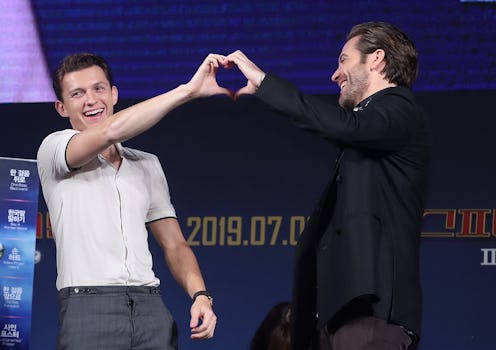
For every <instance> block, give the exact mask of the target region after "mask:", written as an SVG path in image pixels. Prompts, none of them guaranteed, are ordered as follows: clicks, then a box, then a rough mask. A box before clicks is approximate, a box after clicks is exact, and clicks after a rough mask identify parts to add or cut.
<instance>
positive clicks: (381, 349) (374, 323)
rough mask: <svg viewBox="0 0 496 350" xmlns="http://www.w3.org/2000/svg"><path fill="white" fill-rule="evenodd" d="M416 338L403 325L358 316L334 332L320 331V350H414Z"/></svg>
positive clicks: (326, 328) (324, 329)
mask: <svg viewBox="0 0 496 350" xmlns="http://www.w3.org/2000/svg"><path fill="white" fill-rule="evenodd" d="M416 347H417V344H416V341H415V338H414V337H413V336H411V335H409V334H408V333H407V331H405V330H404V329H403V328H402V327H401V326H398V325H395V324H390V323H387V322H386V321H384V320H382V319H379V318H375V317H372V316H365V317H358V318H355V319H353V320H351V321H348V322H347V323H345V324H344V325H342V326H340V327H339V328H338V329H336V330H334V332H332V333H331V332H330V331H329V329H328V327H323V328H322V330H321V331H320V337H319V350H407V349H408V350H414V349H416Z"/></svg>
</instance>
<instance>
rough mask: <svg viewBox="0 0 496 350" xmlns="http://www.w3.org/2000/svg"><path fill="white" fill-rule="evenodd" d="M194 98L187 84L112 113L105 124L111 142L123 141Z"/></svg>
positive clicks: (146, 128)
mask: <svg viewBox="0 0 496 350" xmlns="http://www.w3.org/2000/svg"><path fill="white" fill-rule="evenodd" d="M193 98H194V96H193V94H192V92H191V89H190V88H189V86H188V85H187V84H183V85H180V86H178V87H177V88H175V89H173V90H170V91H169V92H166V93H164V94H162V95H159V96H156V97H153V98H150V99H148V100H146V101H143V102H140V103H138V104H136V105H133V106H131V107H128V108H126V109H124V110H122V111H120V112H118V113H116V114H114V115H112V116H111V117H110V118H109V119H108V122H107V123H106V125H105V133H106V139H107V140H108V142H109V143H110V144H112V143H116V142H123V141H126V140H129V139H131V138H133V137H134V136H137V135H139V134H141V133H143V132H145V131H146V130H148V129H150V128H151V127H153V126H154V125H155V124H157V123H158V122H159V121H160V120H161V119H162V118H163V117H164V116H165V115H167V113H169V112H170V111H172V110H173V109H175V108H176V107H178V106H180V105H182V104H184V103H186V102H188V101H190V100H192V99H193Z"/></svg>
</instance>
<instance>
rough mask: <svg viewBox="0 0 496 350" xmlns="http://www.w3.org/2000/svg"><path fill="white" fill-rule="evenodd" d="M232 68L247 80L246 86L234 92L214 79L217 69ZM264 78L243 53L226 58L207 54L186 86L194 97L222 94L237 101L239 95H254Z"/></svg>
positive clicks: (260, 71) (236, 53) (263, 74)
mask: <svg viewBox="0 0 496 350" xmlns="http://www.w3.org/2000/svg"><path fill="white" fill-rule="evenodd" d="M234 66H237V67H238V69H239V70H240V71H241V73H243V75H244V76H245V77H246V79H247V82H246V85H245V86H244V87H242V88H240V89H239V90H238V91H236V92H232V91H230V90H229V89H226V88H224V87H221V86H219V84H218V83H217V79H216V74H217V71H218V69H219V67H222V68H224V69H231V68H233V67H234ZM264 77H265V73H264V72H263V71H262V70H261V69H260V68H258V66H257V65H256V64H255V63H253V62H252V61H251V60H250V59H249V58H248V57H246V55H245V54H244V53H243V52H241V51H239V50H237V51H235V52H233V53H231V54H229V55H227V56H224V55H220V54H214V53H211V54H209V55H208V56H207V57H206V58H205V60H204V61H203V63H202V64H201V65H200V67H199V68H198V70H197V71H196V73H195V75H194V76H193V77H192V78H191V80H190V81H189V82H188V85H189V86H190V89H191V91H192V93H193V95H195V96H196V97H206V96H212V95H218V94H223V95H228V96H230V97H231V98H233V99H237V98H238V97H239V96H241V95H244V94H253V93H255V92H256V91H257V89H258V87H259V86H260V84H261V83H262V80H263V79H264Z"/></svg>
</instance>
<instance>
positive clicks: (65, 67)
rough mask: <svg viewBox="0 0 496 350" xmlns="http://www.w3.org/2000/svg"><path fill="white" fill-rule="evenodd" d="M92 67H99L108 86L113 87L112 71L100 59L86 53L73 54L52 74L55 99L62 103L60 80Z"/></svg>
mask: <svg viewBox="0 0 496 350" xmlns="http://www.w3.org/2000/svg"><path fill="white" fill-rule="evenodd" d="M92 66H98V67H100V68H101V69H102V70H103V72H104V73H105V76H106V77H107V79H108V81H109V83H110V86H113V85H114V83H113V80H112V70H111V69H110V66H109V65H108V63H107V62H106V61H105V60H104V59H103V58H102V57H100V56H98V55H95V54H93V53H88V52H81V53H75V54H72V55H69V56H66V57H65V58H64V59H63V60H62V61H61V62H60V64H59V66H58V68H57V70H56V71H55V72H54V73H53V77H52V85H53V91H55V95H56V96H57V98H58V99H59V100H60V101H62V79H64V76H65V75H66V74H68V73H71V72H75V71H78V70H82V69H85V68H89V67H92Z"/></svg>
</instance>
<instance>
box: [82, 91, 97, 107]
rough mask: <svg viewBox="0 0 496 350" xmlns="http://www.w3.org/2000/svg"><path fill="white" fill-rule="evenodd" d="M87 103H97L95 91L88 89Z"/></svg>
mask: <svg viewBox="0 0 496 350" xmlns="http://www.w3.org/2000/svg"><path fill="white" fill-rule="evenodd" d="M85 96H86V104H89V105H92V104H95V102H96V99H95V94H94V92H93V91H91V90H88V91H86V95H85Z"/></svg>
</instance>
